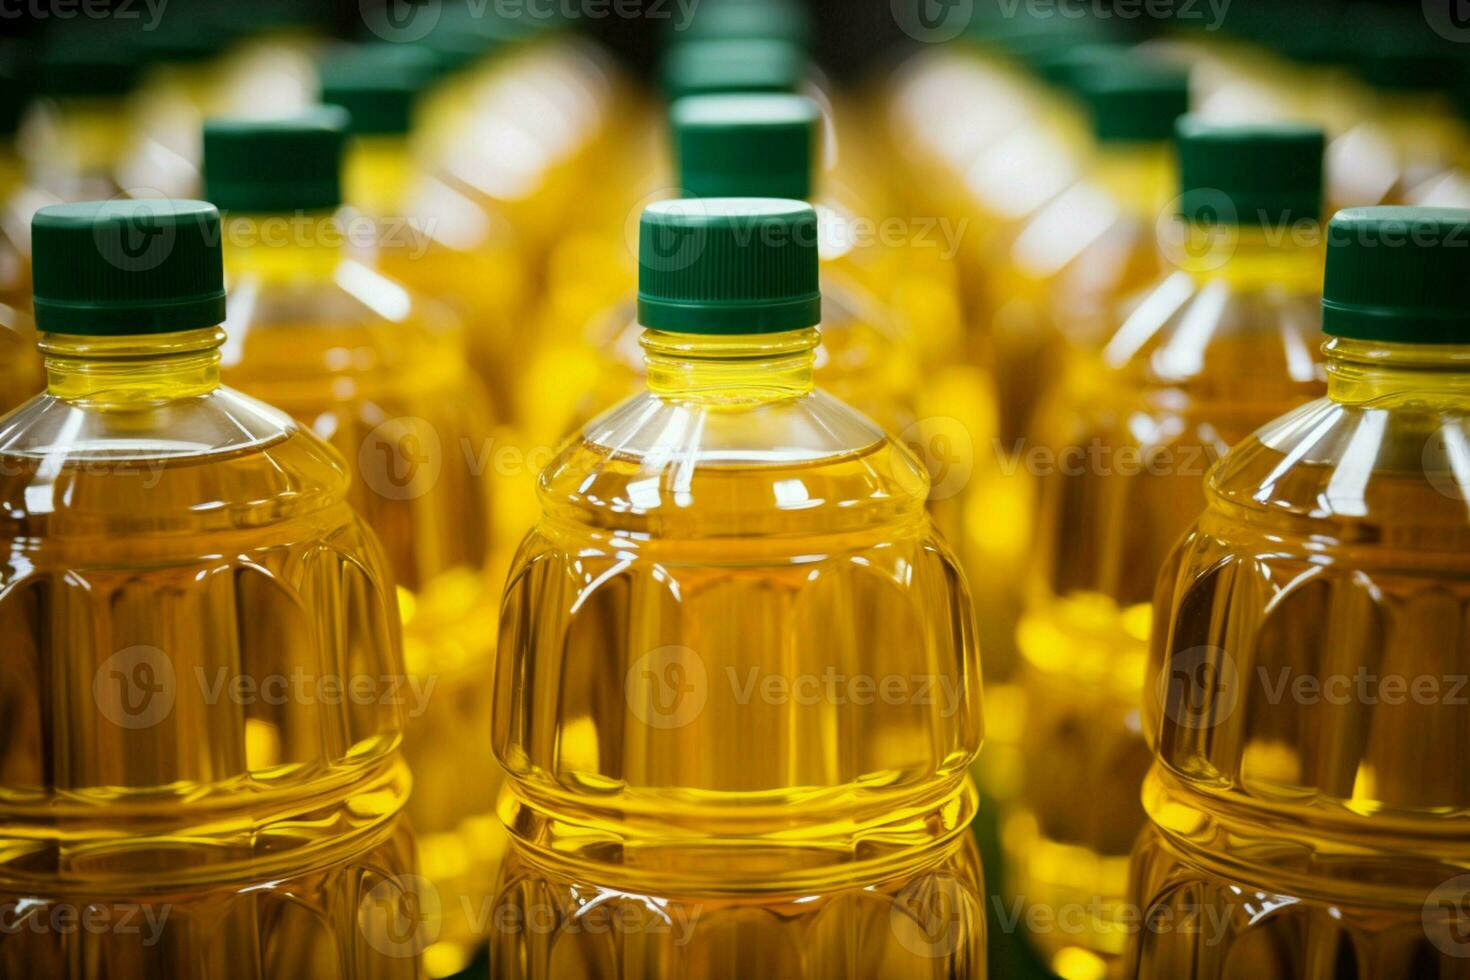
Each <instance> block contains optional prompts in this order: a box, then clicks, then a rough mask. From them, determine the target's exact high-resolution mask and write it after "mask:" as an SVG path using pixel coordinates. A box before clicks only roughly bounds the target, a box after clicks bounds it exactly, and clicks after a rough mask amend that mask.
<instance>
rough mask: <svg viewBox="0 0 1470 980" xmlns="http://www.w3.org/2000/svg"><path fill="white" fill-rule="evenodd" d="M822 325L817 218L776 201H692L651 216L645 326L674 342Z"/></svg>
mask: <svg viewBox="0 0 1470 980" xmlns="http://www.w3.org/2000/svg"><path fill="white" fill-rule="evenodd" d="M821 319H822V294H821V290H820V287H819V286H818V282H817V213H816V211H814V210H813V209H812V207H811V205H808V204H803V203H802V202H800V201H783V200H779V199H775V198H686V199H682V200H677V201H662V202H660V203H658V204H653V205H651V206H649V207H648V208H647V210H645V211H644V212H643V220H642V222H641V224H640V227H639V236H638V322H639V323H641V324H643V326H645V327H649V328H651V329H654V330H668V331H672V332H674V333H698V334H743V333H780V332H781V331H783V330H800V329H803V328H805V327H813V326H816V325H817V324H818V323H819V322H821Z"/></svg>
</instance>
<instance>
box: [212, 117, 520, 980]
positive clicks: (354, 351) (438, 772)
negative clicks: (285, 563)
mask: <svg viewBox="0 0 1470 980" xmlns="http://www.w3.org/2000/svg"><path fill="white" fill-rule="evenodd" d="M346 138H347V114H346V112H345V111H343V110H342V109H340V108H337V107H319V108H317V109H315V110H312V111H311V112H309V113H307V114H304V115H302V116H298V117H293V118H290V119H284V120H263V121H243V120H240V121H237V120H214V121H211V122H210V123H209V124H208V125H207V126H206V129H205V134H204V152H205V182H206V188H207V190H208V194H209V196H210V197H211V199H213V200H214V201H216V202H217V203H218V204H219V205H220V207H221V208H223V209H224V210H225V211H226V222H225V270H226V274H227V276H228V280H229V289H230V304H231V305H230V319H229V321H228V322H227V324H226V329H227V330H228V332H229V334H230V341H229V344H228V345H227V347H226V349H225V355H224V358H225V365H224V370H225V377H226V378H227V379H228V380H229V381H231V383H233V384H236V385H238V386H239V387H240V388H241V389H243V390H245V391H248V392H251V393H254V394H257V395H259V396H260V397H263V398H265V399H268V400H269V401H270V402H271V403H272V404H274V405H277V406H279V407H280V408H282V409H284V410H285V411H287V412H289V413H290V414H291V415H292V416H294V417H295V418H297V419H299V420H301V421H302V423H303V424H307V425H310V426H311V427H312V428H313V429H315V430H316V432H317V433H318V434H319V435H321V436H322V437H323V438H324V439H326V440H328V441H329V442H330V443H331V444H332V445H333V446H334V447H336V448H337V450H338V451H339V452H341V454H342V455H343V456H344V457H345V458H346V459H347V461H348V463H349V466H350V469H351V472H352V473H353V476H354V479H353V482H352V487H351V490H350V499H351V501H352V503H353V504H354V506H355V507H356V508H357V510H358V512H359V513H361V514H362V515H363V518H364V519H365V520H366V522H367V523H368V525H369V526H370V527H372V529H373V530H374V531H375V532H376V533H377V534H378V536H379V537H380V538H381V539H382V542H383V546H384V548H385V550H386V552H387V555H388V559H389V561H390V563H391V566H392V569H393V573H394V578H395V580H396V582H397V585H398V606H399V610H400V612H401V614H402V619H403V627H404V628H403V634H404V660H405V662H406V664H407V667H408V671H409V677H410V678H411V679H412V681H413V682H414V683H415V684H416V685H418V687H417V688H416V689H415V690H412V691H410V690H407V689H405V691H404V692H402V694H401V696H402V697H403V699H404V700H405V702H406V704H407V711H408V715H409V719H408V721H409V725H408V730H407V732H406V734H405V736H404V754H405V757H406V758H407V760H408V763H409V766H410V767H411V769H412V770H413V774H414V780H415V786H414V794H413V798H412V800H411V801H410V804H409V815H410V817H411V819H412V821H413V824H414V829H415V831H416V833H417V835H418V840H419V864H420V867H421V870H422V873H423V875H424V877H425V878H426V879H427V880H428V882H429V883H430V886H431V887H432V888H433V889H434V894H435V896H436V897H437V899H438V901H437V903H436V905H435V906H434V908H433V909H429V906H427V905H426V906H425V907H426V909H429V911H428V912H426V914H429V915H430V919H429V920H427V921H426V922H425V924H424V926H423V929H422V931H421V932H420V933H419V935H420V936H421V937H423V938H424V939H425V940H426V941H427V940H431V941H429V942H428V944H427V948H426V949H425V950H424V964H425V968H426V969H427V970H428V972H429V973H430V974H431V975H433V976H444V975H448V974H451V973H455V972H458V971H459V970H462V969H464V967H465V966H466V965H467V963H468V962H469V960H470V958H471V957H472V956H473V954H474V950H475V948H476V947H477V945H478V944H479V943H481V942H483V939H484V937H483V936H482V935H478V934H477V930H476V928H475V924H474V922H473V920H472V916H473V915H474V914H475V913H476V910H477V908H478V905H477V903H478V902H480V901H483V900H484V898H485V896H487V895H489V894H490V889H491V887H492V886H493V882H494V875H495V870H496V863H497V861H498V860H499V858H500V856H501V853H502V852H503V850H504V835H503V833H502V832H501V830H500V826H499V823H498V822H497V820H496V819H495V816H494V803H495V790H496V785H497V778H496V777H497V775H498V774H497V773H496V771H495V769H494V767H492V766H485V765H468V764H466V760H467V759H474V758H488V755H487V753H488V750H489V743H488V741H487V738H488V733H489V731H490V719H489V711H490V683H489V678H490V670H491V666H490V665H491V660H492V658H493V653H494V641H495V623H496V613H497V605H496V604H497V601H498V597H499V586H500V583H502V582H503V581H504V573H505V564H506V563H508V561H509V557H510V556H509V555H508V554H507V555H504V556H500V555H498V554H497V552H496V551H495V545H496V541H495V536H494V522H493V515H492V510H491V508H492V499H491V498H492V492H491V487H492V474H491V468H492V467H493V466H494V458H493V454H494V450H495V447H496V444H495V442H494V440H493V438H492V414H491V411H490V408H489V405H488V400H487V398H486V396H485V393H484V390H483V389H482V388H481V387H480V385H479V383H478V382H477V381H476V379H475V378H474V377H473V375H472V374H471V373H470V371H469V369H468V367H467V365H466V363H465V360H464V352H463V348H462V345H461V343H460V340H461V338H460V332H459V328H458V321H456V320H455V319H454V318H453V316H452V315H451V314H450V312H449V311H448V310H447V309H445V308H444V307H442V306H438V305H435V304H433V303H432V302H430V301H426V300H424V299H423V298H422V297H418V296H416V295H414V294H413V293H412V292H410V291H409V290H407V289H406V288H404V287H403V286H401V285H399V284H398V283H396V282H394V281H392V280H390V279H387V278H385V277H384V276H382V275H381V274H380V273H379V272H377V271H375V270H374V269H372V268H371V267H369V266H367V265H365V264H362V263H360V262H357V261H355V260H353V259H351V258H350V257H349V256H348V255H346V254H345V241H346V240H347V239H350V238H356V237H357V236H358V235H359V234H362V233H364V232H366V233H368V234H372V233H375V232H376V230H377V225H376V224H375V223H369V224H368V226H367V227H366V228H365V229H364V228H360V227H358V226H357V225H355V224H354V218H353V217H352V216H351V215H350V214H347V213H343V214H340V215H338V214H337V211H338V208H339V207H340V205H341V203H342V188H341V182H340V171H341V166H342V156H343V150H344V144H345V142H346ZM527 479H529V478H528V477H527ZM497 560H499V561H500V562H501V563H500V564H497ZM435 910H437V913H438V914H437V915H435V914H434V912H435Z"/></svg>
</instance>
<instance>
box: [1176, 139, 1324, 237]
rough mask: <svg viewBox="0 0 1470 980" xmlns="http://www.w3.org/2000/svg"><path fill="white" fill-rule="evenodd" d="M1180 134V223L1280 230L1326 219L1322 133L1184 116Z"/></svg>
mask: <svg viewBox="0 0 1470 980" xmlns="http://www.w3.org/2000/svg"><path fill="white" fill-rule="evenodd" d="M1177 133H1178V148H1179V214H1180V216H1181V217H1183V218H1186V219H1188V220H1190V221H1196V222H1200V223H1203V224H1213V223H1223V224H1234V225H1282V224H1287V223H1290V222H1293V221H1299V220H1302V219H1307V220H1316V219H1318V218H1320V217H1321V216H1322V156H1323V153H1324V152H1325V149H1326V140H1325V138H1324V136H1323V134H1322V130H1320V129H1318V128H1316V127H1314V126H1303V125H1295V124H1290V123H1279V124H1261V125H1229V124H1220V123H1210V122H1206V121H1205V120H1203V119H1199V118H1197V117H1195V116H1183V117H1181V118H1180V119H1179V122H1178V127H1177Z"/></svg>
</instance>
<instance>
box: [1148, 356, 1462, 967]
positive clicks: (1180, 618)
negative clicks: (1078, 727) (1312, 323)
mask: <svg viewBox="0 0 1470 980" xmlns="http://www.w3.org/2000/svg"><path fill="white" fill-rule="evenodd" d="M1326 349H1327V352H1328V375H1329V397H1328V398H1326V399H1322V400H1320V401H1316V402H1312V403H1310V404H1308V405H1306V406H1303V407H1301V408H1299V409H1298V410H1296V411H1294V412H1292V413H1290V414H1289V415H1286V416H1284V417H1282V418H1280V419H1278V420H1277V421H1275V422H1273V423H1271V424H1270V425H1268V426H1266V427H1264V428H1263V429H1261V430H1260V431H1259V432H1258V433H1256V434H1255V435H1254V436H1253V437H1251V438H1250V439H1248V440H1246V441H1245V442H1244V443H1242V444H1241V445H1240V446H1238V447H1237V448H1236V449H1235V450H1233V451H1232V452H1231V453H1230V454H1229V456H1227V457H1226V458H1225V460H1224V461H1223V462H1222V463H1221V464H1220V465H1219V467H1218V468H1217V469H1216V470H1215V471H1214V472H1213V473H1212V475H1211V477H1210V480H1209V483H1208V486H1207V490H1206V494H1207V499H1208V507H1207V509H1206V510H1205V512H1204V515H1203V516H1202V517H1201V518H1200V519H1199V521H1198V523H1196V524H1195V526H1194V527H1193V528H1192V529H1190V531H1189V532H1188V534H1187V535H1186V536H1185V537H1184V538H1183V540H1182V541H1181V542H1180V543H1179V546H1178V547H1177V548H1176V549H1175V551H1174V553H1173V555H1172V557H1171V559H1170V561H1169V563H1168V565H1167V566H1166V568H1165V570H1164V574H1163V575H1162V576H1161V578H1160V581H1159V591H1158V603H1157V610H1158V622H1159V628H1158V630H1157V631H1156V633H1155V637H1154V642H1153V644H1152V646H1151V650H1150V655H1149V665H1148V673H1149V677H1150V678H1162V679H1160V680H1159V681H1158V683H1157V684H1156V685H1155V688H1156V690H1155V692H1154V693H1153V696H1151V697H1146V698H1145V700H1144V702H1143V704H1144V715H1143V727H1144V731H1145V733H1146V735H1147V737H1148V741H1149V745H1150V747H1151V748H1152V749H1153V752H1154V759H1155V761H1154V766H1153V769H1152V771H1151V773H1150V775H1149V779H1148V782H1147V785H1146V788H1145V794H1144V796H1145V805H1146V806H1147V808H1148V812H1149V816H1150V818H1151V825H1150V827H1149V830H1148V831H1147V832H1146V833H1145V835H1144V836H1143V837H1141V838H1140V840H1139V844H1138V848H1137V850H1136V852H1135V866H1136V870H1135V873H1134V878H1133V888H1134V890H1135V897H1136V898H1137V900H1138V901H1139V902H1140V903H1141V907H1142V909H1143V911H1144V912H1145V913H1153V914H1156V915H1167V914H1169V912H1168V911H1167V910H1168V909H1169V908H1172V907H1174V906H1177V905H1178V904H1179V902H1180V901H1181V900H1184V899H1186V898H1188V899H1189V900H1190V901H1192V902H1193V903H1195V904H1196V906H1197V907H1198V908H1199V909H1200V910H1201V911H1202V912H1208V913H1209V914H1210V915H1209V926H1210V927H1209V929H1208V930H1203V929H1202V930H1201V931H1200V933H1199V934H1198V935H1182V934H1181V935H1172V934H1163V933H1155V932H1153V931H1147V930H1146V931H1144V932H1142V933H1141V934H1140V936H1139V941H1138V942H1137V944H1136V945H1135V947H1134V954H1133V957H1134V958H1133V960H1132V964H1133V966H1134V967H1135V968H1136V970H1137V973H1136V975H1138V976H1141V977H1150V978H1151V977H1170V978H1175V977H1184V978H1205V977H1225V976H1233V975H1236V974H1235V971H1237V970H1239V969H1242V968H1248V969H1249V970H1250V971H1251V973H1252V975H1253V976H1259V977H1263V978H1277V977H1282V978H1284V977H1293V978H1298V977H1304V978H1316V977H1328V976H1331V977H1344V976H1346V977H1378V976H1405V977H1408V976H1433V975H1453V973H1454V972H1455V971H1456V970H1458V969H1459V964H1460V963H1461V962H1463V957H1464V956H1465V953H1466V946H1465V944H1464V936H1463V933H1462V932H1461V931H1458V925H1459V921H1458V919H1457V918H1456V917H1457V916H1458V915H1459V910H1460V909H1461V908H1462V900H1463V894H1464V890H1465V889H1464V887H1463V886H1464V879H1463V877H1462V874H1463V871H1464V867H1465V861H1466V844H1465V842H1466V840H1467V835H1466V822H1465V818H1464V813H1465V810H1466V795H1467V791H1466V786H1465V780H1464V778H1463V774H1462V773H1461V771H1460V769H1459V767H1457V766H1455V765H1454V764H1452V763H1447V760H1451V759H1454V758H1456V757H1457V754H1458V752H1459V746H1460V745H1461V744H1462V742H1463V740H1464V738H1465V732H1466V713H1465V710H1464V707H1463V702H1462V701H1461V700H1460V698H1459V696H1458V694H1459V692H1458V691H1457V690H1456V688H1457V687H1458V686H1461V682H1462V681H1463V678H1464V675H1465V662H1466V657H1467V644H1466V639H1465V631H1464V621H1465V617H1464V606H1465V603H1466V601H1467V587H1466V581H1467V577H1470V576H1467V571H1470V570H1467V565H1466V558H1465V556H1466V554H1467V543H1470V542H1467V535H1470V527H1467V519H1466V501H1467V499H1470V480H1467V479H1466V477H1465V471H1464V467H1463V465H1462V463H1461V457H1462V455H1463V448H1462V447H1463V446H1464V445H1466V438H1467V435H1470V432H1467V426H1466V417H1465V410H1466V406H1467V404H1470V382H1467V378H1470V374H1467V370H1466V368H1467V365H1470V350H1467V348H1465V347H1452V346H1415V345H1407V344H1383V343H1377V342H1369V341H1354V340H1342V339H1336V340H1333V341H1331V342H1330V343H1329V344H1328V346H1327V348H1326ZM1457 678H1458V680H1457ZM1457 886H1458V887H1457ZM1155 909H1158V910H1160V911H1158V912H1154V910H1155Z"/></svg>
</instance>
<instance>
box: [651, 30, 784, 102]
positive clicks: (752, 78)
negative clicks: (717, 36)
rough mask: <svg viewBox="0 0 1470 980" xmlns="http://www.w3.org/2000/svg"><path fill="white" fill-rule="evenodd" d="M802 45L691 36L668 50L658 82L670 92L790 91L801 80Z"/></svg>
mask: <svg viewBox="0 0 1470 980" xmlns="http://www.w3.org/2000/svg"><path fill="white" fill-rule="evenodd" d="M807 70H808V63H807V58H806V55H805V53H803V52H802V50H801V48H799V47H797V46H796V45H794V44H791V43H789V42H787V41H773V40H758V39H751V40H728V41H690V42H688V43H687V44H680V45H678V46H677V47H675V48H674V49H673V50H672V51H670V52H669V54H668V57H667V58H665V60H664V66H663V82H664V89H665V91H666V92H667V93H668V96H669V98H671V99H679V98H683V97H685V96H689V95H714V94H719V93H730V92H795V91H796V90H797V89H798V88H800V87H801V84H802V83H803V82H804V81H805V80H806V77H807Z"/></svg>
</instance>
